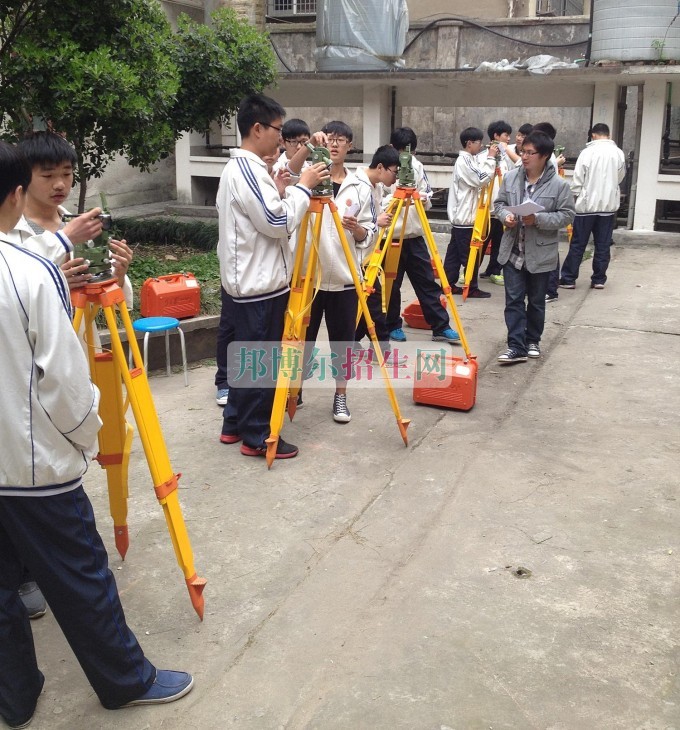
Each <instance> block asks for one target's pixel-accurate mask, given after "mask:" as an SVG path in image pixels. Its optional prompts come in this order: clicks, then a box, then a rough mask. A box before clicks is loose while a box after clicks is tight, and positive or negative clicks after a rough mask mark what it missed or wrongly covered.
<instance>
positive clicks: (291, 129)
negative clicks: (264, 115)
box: [281, 119, 312, 141]
mask: <svg viewBox="0 0 680 730" xmlns="http://www.w3.org/2000/svg"><path fill="white" fill-rule="evenodd" d="M281 136H282V137H283V138H284V139H285V140H288V141H290V140H291V139H295V138H296V137H311V136H312V133H311V132H310V131H309V125H308V124H307V122H305V121H304V119H289V120H288V121H287V122H286V123H285V124H284V125H283V127H281Z"/></svg>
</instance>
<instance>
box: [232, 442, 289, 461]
mask: <svg viewBox="0 0 680 730" xmlns="http://www.w3.org/2000/svg"><path fill="white" fill-rule="evenodd" d="M299 452H300V449H298V447H297V446H293V444H289V443H288V442H287V441H284V440H283V439H282V438H279V442H278V443H277V444H276V456H275V457H274V458H275V459H292V458H293V457H294V456H297V455H298V453H299ZM241 453H242V454H243V455H244V456H266V455H267V448H266V446H248V444H245V443H243V444H241Z"/></svg>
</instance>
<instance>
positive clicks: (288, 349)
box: [265, 144, 410, 468]
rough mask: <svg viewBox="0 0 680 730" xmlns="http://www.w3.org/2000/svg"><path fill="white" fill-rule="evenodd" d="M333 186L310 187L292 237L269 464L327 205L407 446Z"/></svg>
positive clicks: (298, 377)
mask: <svg viewBox="0 0 680 730" xmlns="http://www.w3.org/2000/svg"><path fill="white" fill-rule="evenodd" d="M307 146H308V147H309V148H310V150H311V152H312V164H316V163H317V162H323V163H325V164H326V165H327V166H329V167H330V164H331V159H330V154H329V152H328V150H327V149H326V148H325V147H314V146H313V145H310V144H308V145H307ZM332 196H333V186H332V183H331V181H330V180H324V181H322V182H321V183H319V184H318V185H317V186H316V187H315V188H314V189H313V190H312V198H311V201H310V204H309V208H308V209H307V212H306V213H305V215H304V217H303V218H302V222H301V223H300V229H299V231H298V237H297V247H296V249H295V259H294V264H293V277H292V280H291V286H290V297H289V299H288V306H287V308H286V313H285V318H284V328H283V338H282V341H281V356H280V364H279V371H278V375H277V380H276V392H275V394H274V405H273V407H272V415H271V420H270V429H271V433H270V436H269V438H268V439H266V440H265V443H266V444H267V454H266V458H267V466H268V467H269V468H271V465H272V462H273V461H274V459H275V457H276V447H277V444H278V441H279V436H280V434H281V429H282V427H283V419H284V414H285V412H286V410H287V411H288V416H289V418H290V419H291V420H292V419H293V417H294V416H295V411H296V408H297V397H298V394H299V392H300V387H301V385H302V379H303V370H304V367H303V365H304V363H303V362H302V361H303V358H304V347H305V334H306V332H307V325H308V324H309V312H310V309H311V306H312V301H313V299H314V290H315V288H316V284H318V278H319V273H320V272H319V270H318V258H319V241H320V238H321V224H322V220H323V216H324V215H325V214H326V213H327V212H328V211H330V214H331V215H332V217H333V222H334V224H335V230H336V232H337V234H338V238H339V239H340V243H341V245H342V250H343V253H344V255H345V259H346V260H347V264H348V266H349V270H350V272H351V274H352V280H353V283H354V288H355V290H356V292H357V296H358V297H359V313H360V314H363V316H364V317H365V319H366V328H367V330H368V334H369V336H370V338H371V341H372V343H373V348H374V351H375V354H376V357H377V361H378V365H379V366H380V372H381V375H382V378H383V382H384V384H385V388H386V389H387V395H388V398H389V401H390V405H391V407H392V411H393V412H394V416H395V419H396V422H397V427H398V429H399V433H400V434H401V437H402V439H403V441H404V445H405V446H408V437H407V435H406V429H407V428H408V425H409V423H410V420H409V419H407V418H402V415H401V412H400V410H399V403H398V402H397V398H396V395H395V392H394V388H393V386H392V383H391V381H390V378H389V374H388V372H387V367H386V365H385V358H384V356H383V353H382V350H381V348H380V344H379V342H378V338H377V336H376V333H375V323H374V322H373V320H372V318H371V315H370V312H369V310H368V305H367V303H366V294H365V292H364V289H363V287H362V285H361V280H360V279H359V275H358V273H357V270H356V262H355V257H354V256H353V254H352V251H351V249H350V245H349V243H348V241H347V237H346V235H345V231H344V229H343V227H342V220H341V218H340V216H339V214H338V208H337V206H336V205H335V203H334V201H333V197H332ZM310 230H311V234H312V235H311V240H310V241H308V240H307V239H308V232H309V231H310ZM305 254H307V262H306V264H305Z"/></svg>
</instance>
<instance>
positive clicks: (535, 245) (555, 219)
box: [494, 132, 574, 365]
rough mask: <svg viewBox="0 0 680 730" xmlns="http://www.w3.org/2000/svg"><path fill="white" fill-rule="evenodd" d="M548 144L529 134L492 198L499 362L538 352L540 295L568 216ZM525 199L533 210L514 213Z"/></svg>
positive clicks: (566, 196)
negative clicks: (504, 344)
mask: <svg viewBox="0 0 680 730" xmlns="http://www.w3.org/2000/svg"><path fill="white" fill-rule="evenodd" d="M554 147H555V145H554V143H553V141H552V140H551V139H550V137H548V135H547V134H545V133H544V132H532V133H531V134H529V135H528V136H527V137H526V139H525V140H524V146H523V147H522V152H521V159H522V166H521V167H517V168H515V169H514V170H511V171H510V172H509V173H508V174H507V175H506V176H505V177H504V178H503V182H502V183H501V186H500V189H499V191H498V196H497V197H496V202H495V206H494V209H495V212H496V216H497V218H498V219H499V220H500V221H501V222H502V223H503V225H504V226H505V229H506V230H505V233H504V234H503V238H502V240H501V245H500V251H499V253H498V261H499V263H500V264H501V265H502V266H503V276H504V278H505V324H506V326H507V328H508V349H507V350H506V351H505V352H503V353H501V354H500V355H499V356H498V362H499V363H501V364H502V365H507V364H510V363H516V362H526V361H527V357H531V358H538V357H540V356H541V350H540V342H541V335H542V334H543V327H544V324H545V293H546V291H547V288H548V279H549V278H550V272H551V271H552V270H553V269H554V268H555V266H556V265H557V234H558V231H559V230H560V228H564V227H565V226H567V225H568V224H569V223H571V221H572V220H573V219H574V199H573V196H572V194H571V191H570V189H569V184H568V183H567V182H566V181H565V180H564V179H563V178H561V177H560V176H559V175H558V174H557V173H556V172H555V167H554V165H552V164H550V155H551V154H552V153H553V150H554ZM530 202H531V203H535V204H536V205H535V207H534V212H532V213H528V214H527V213H526V212H525V211H519V212H518V211H516V208H517V206H519V205H521V204H522V203H530ZM525 300H526V301H525Z"/></svg>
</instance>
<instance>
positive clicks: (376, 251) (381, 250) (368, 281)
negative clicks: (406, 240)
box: [356, 198, 404, 326]
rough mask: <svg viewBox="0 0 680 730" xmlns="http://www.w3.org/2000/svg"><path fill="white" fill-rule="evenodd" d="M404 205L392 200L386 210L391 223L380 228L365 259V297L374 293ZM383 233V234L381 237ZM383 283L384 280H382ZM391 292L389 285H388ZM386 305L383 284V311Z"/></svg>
mask: <svg viewBox="0 0 680 730" xmlns="http://www.w3.org/2000/svg"><path fill="white" fill-rule="evenodd" d="M403 205H404V201H403V199H401V198H393V199H392V202H391V203H390V206H389V207H388V209H387V212H388V213H391V214H392V222H391V223H390V225H389V226H388V227H387V228H381V229H380V232H379V235H378V240H377V242H376V244H375V246H374V247H373V251H372V253H371V255H370V256H368V257H367V260H366V259H364V262H365V275H364V282H363V290H364V293H365V294H366V296H370V295H371V294H373V292H374V291H375V281H376V279H377V278H378V277H379V276H380V275H381V274H382V273H384V271H385V268H384V261H385V256H386V255H387V250H388V248H390V246H391V243H392V240H393V238H394V228H395V226H396V225H397V221H398V220H399V214H400V213H401V209H402V207H403ZM383 233H384V234H385V235H384V236H383ZM383 282H384V279H383ZM390 291H391V285H390ZM387 303H389V299H385V292H384V283H383V309H387ZM361 314H362V313H361V307H357V322H356V323H357V326H358V325H359V322H360V321H361Z"/></svg>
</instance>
